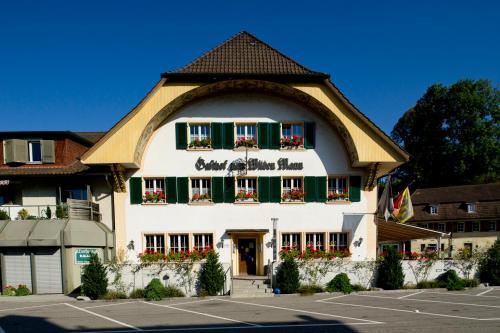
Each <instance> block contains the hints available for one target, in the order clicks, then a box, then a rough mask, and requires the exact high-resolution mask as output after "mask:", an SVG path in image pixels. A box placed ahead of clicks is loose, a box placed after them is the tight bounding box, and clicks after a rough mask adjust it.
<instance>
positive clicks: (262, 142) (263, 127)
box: [257, 123, 270, 149]
mask: <svg viewBox="0 0 500 333" xmlns="http://www.w3.org/2000/svg"><path fill="white" fill-rule="evenodd" d="M269 125H270V124H269V123H258V124H257V127H258V128H257V140H258V141H259V148H260V149H269Z"/></svg>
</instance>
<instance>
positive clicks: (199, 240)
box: [194, 234, 214, 250]
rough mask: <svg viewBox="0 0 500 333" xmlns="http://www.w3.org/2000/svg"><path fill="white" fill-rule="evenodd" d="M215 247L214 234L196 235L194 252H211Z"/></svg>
mask: <svg viewBox="0 0 500 333" xmlns="http://www.w3.org/2000/svg"><path fill="white" fill-rule="evenodd" d="M213 247H214V236H213V235H212V234H199V235H194V250H210V249H213Z"/></svg>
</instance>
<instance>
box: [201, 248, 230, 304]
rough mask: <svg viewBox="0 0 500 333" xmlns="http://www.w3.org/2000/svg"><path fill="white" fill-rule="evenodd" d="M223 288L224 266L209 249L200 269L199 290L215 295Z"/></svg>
mask: <svg viewBox="0 0 500 333" xmlns="http://www.w3.org/2000/svg"><path fill="white" fill-rule="evenodd" d="M223 288H224V268H223V267H222V264H221V263H220V262H219V255H218V254H217V253H215V252H214V251H210V252H209V253H208V255H207V259H206V261H205V263H204V264H203V266H202V267H201V271H200V288H199V289H200V291H204V292H205V293H206V294H207V295H210V296H215V295H217V294H218V293H219V292H220V291H222V289H223Z"/></svg>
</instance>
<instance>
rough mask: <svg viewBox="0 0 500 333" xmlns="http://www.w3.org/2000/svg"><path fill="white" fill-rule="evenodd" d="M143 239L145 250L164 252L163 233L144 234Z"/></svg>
mask: <svg viewBox="0 0 500 333" xmlns="http://www.w3.org/2000/svg"><path fill="white" fill-rule="evenodd" d="M144 240H145V244H146V250H147V251H152V252H159V253H165V236H164V235H144Z"/></svg>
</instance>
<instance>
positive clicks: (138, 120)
mask: <svg viewBox="0 0 500 333" xmlns="http://www.w3.org/2000/svg"><path fill="white" fill-rule="evenodd" d="M328 77H329V76H328V75H326V74H322V73H319V72H314V71H311V70H309V69H307V68H305V67H304V66H302V65H300V64H298V63H296V62H295V61H293V60H291V59H290V58H288V57H286V56H284V55H283V54H281V53H279V52H278V51H276V50H275V49H273V48H271V47H270V46H268V45H267V44H265V43H263V42H262V41H260V40H258V39H256V38H255V37H253V36H252V35H250V34H248V33H246V32H242V33H239V34H238V35H236V36H234V37H233V38H231V39H229V40H228V41H226V42H224V43H223V44H221V45H219V46H218V47H216V48H215V49H213V50H211V51H209V52H207V53H205V54H204V55H202V56H201V57H200V58H198V59H196V60H195V61H193V62H192V63H190V64H188V65H187V66H185V67H183V68H181V69H180V70H177V71H173V72H168V73H165V74H163V75H162V78H161V80H160V81H159V83H158V84H157V85H156V86H155V87H154V88H153V89H152V90H151V92H150V93H149V94H148V95H147V96H146V97H145V98H144V99H143V101H141V103H140V104H139V105H138V106H137V107H136V108H134V109H133V110H132V111H131V112H130V113H129V114H128V115H126V116H125V117H124V118H123V119H122V120H121V121H120V122H119V123H118V124H116V125H115V126H114V127H113V128H112V129H111V130H110V131H109V132H108V133H107V134H106V135H105V136H104V137H103V138H102V139H101V140H100V141H99V142H98V143H97V144H96V145H94V147H92V148H91V149H90V150H89V151H88V152H87V153H86V154H85V155H84V156H83V158H82V162H83V163H85V164H89V165H92V164H107V165H110V166H111V167H112V170H113V174H114V180H115V193H114V209H115V210H114V215H115V230H116V242H117V244H116V247H117V249H122V250H123V249H125V248H126V247H127V246H128V248H129V249H131V248H133V251H134V253H135V254H136V255H139V254H140V253H142V252H144V251H145V250H147V249H149V250H152V251H157V252H167V251H174V252H177V251H188V250H193V249H196V248H200V247H207V246H211V247H214V248H215V249H216V251H217V252H218V253H219V255H220V259H221V261H222V262H224V263H226V264H228V265H231V267H232V273H233V275H263V274H265V271H266V270H265V267H266V265H267V264H268V263H269V262H270V261H274V260H276V259H277V258H276V256H277V252H278V251H279V250H280V249H282V248H287V247H295V248H297V249H299V250H302V251H303V250H305V249H306V247H310V248H313V249H317V250H324V251H344V250H346V249H348V250H349V252H350V253H351V254H352V255H351V258H352V259H353V260H363V259H366V258H373V257H374V256H375V254H376V244H377V239H376V238H377V226H376V219H375V216H374V212H375V209H376V201H377V188H376V179H377V178H378V177H380V176H381V175H383V174H385V173H387V172H388V171H390V170H392V169H394V168H395V167H397V166H398V165H400V164H402V163H404V162H405V161H406V160H407V159H408V156H407V155H406V154H405V153H404V152H403V151H402V150H401V149H400V148H399V147H398V146H397V145H395V144H394V143H393V142H392V141H391V140H390V139H389V138H388V137H387V136H386V135H385V134H384V133H383V132H382V131H381V130H380V129H378V128H377V127H376V126H375V125H374V124H373V123H371V122H370V121H369V120H368V119H367V118H366V117H365V116H364V115H363V114H361V113H360V112H359V111H358V110H357V109H356V108H355V107H354V106H353V105H352V104H350V102H349V101H348V100H347V99H346V98H345V97H344V96H343V95H342V94H341V93H340V91H339V90H338V89H337V88H336V87H335V86H334V85H333V84H332V83H331V82H330V81H329V79H328ZM153 192H154V193H155V195H152V193H153ZM160 192H161V193H163V194H160ZM274 237H276V243H277V246H274V245H273V244H274ZM131 245H133V246H131ZM119 251H120V250H119ZM133 257H135V256H133Z"/></svg>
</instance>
